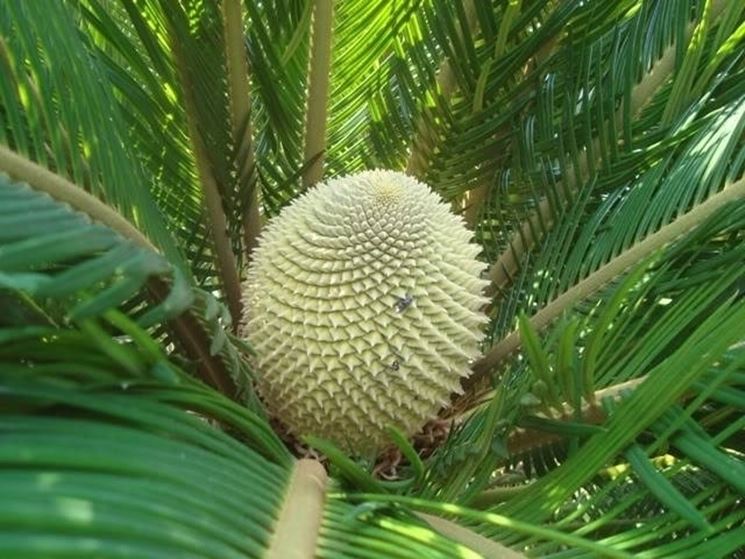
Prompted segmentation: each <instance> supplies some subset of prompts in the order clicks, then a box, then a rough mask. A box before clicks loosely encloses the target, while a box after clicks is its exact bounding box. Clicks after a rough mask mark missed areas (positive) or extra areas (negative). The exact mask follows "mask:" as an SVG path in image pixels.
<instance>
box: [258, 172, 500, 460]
mask: <svg viewBox="0 0 745 559" xmlns="http://www.w3.org/2000/svg"><path fill="white" fill-rule="evenodd" d="M470 237H471V233H470V232H469V231H468V230H467V229H466V227H465V224H464V223H463V220H462V219H461V218H460V217H457V216H455V215H454V214H452V213H451V212H450V209H449V206H448V205H447V204H445V203H444V202H443V201H442V200H441V199H440V198H439V196H438V195H437V194H435V193H433V192H432V191H431V190H430V189H429V188H428V187H427V186H426V185H424V184H422V183H420V182H418V181H417V180H415V179H414V178H412V177H409V176H407V175H404V174H403V173H397V172H392V171H366V172H363V173H359V174H357V175H352V176H347V177H343V178H337V179H331V180H329V181H328V182H326V183H324V184H321V185H319V186H317V187H315V188H313V189H311V190H309V191H308V192H307V193H305V194H304V195H302V196H300V197H299V198H298V199H297V200H295V201H294V202H293V203H292V204H291V205H289V206H288V207H286V208H285V209H284V210H282V212H281V213H280V215H279V216H277V217H276V218H275V219H273V220H272V221H271V222H270V223H269V224H268V226H267V227H266V229H265V230H264V232H263V234H262V235H261V238H260V240H259V245H258V247H257V249H256V250H255V252H254V254H253V261H252V264H251V267H250V268H249V271H248V278H247V280H246V284H245V285H244V308H245V311H244V312H245V316H244V324H243V326H244V332H245V335H246V337H248V339H249V340H250V342H251V344H252V345H253V347H254V349H255V351H256V356H257V363H256V365H257V369H258V370H257V374H258V379H257V388H258V391H259V394H260V395H261V396H262V398H263V399H264V401H265V403H266V405H267V407H268V409H269V411H270V412H271V413H273V414H274V415H275V416H276V417H277V418H278V419H279V420H280V421H282V422H283V423H284V424H285V425H286V426H287V427H288V428H289V429H290V430H291V431H292V432H293V433H295V434H296V435H305V434H313V435H316V436H320V437H324V438H327V439H330V440H332V441H334V442H336V443H337V444H339V445H340V446H342V447H344V448H345V449H347V450H350V451H353V452H369V451H373V450H375V449H377V448H379V447H380V446H381V445H382V444H383V443H384V442H385V441H386V439H387V437H386V433H385V429H386V427H387V426H395V427H397V428H398V429H400V430H402V431H403V432H404V433H407V434H412V433H414V432H415V431H417V430H418V429H419V428H420V427H422V425H423V424H424V422H426V421H427V420H428V419H431V418H432V417H434V416H435V414H436V413H437V411H438V409H440V407H442V406H443V405H444V404H446V403H447V402H448V396H449V395H450V394H451V393H453V392H458V391H459V390H460V379H461V378H462V377H464V376H466V375H467V374H468V373H469V364H470V363H471V361H472V360H473V359H474V358H475V357H476V356H477V355H478V353H479V342H480V341H481V339H482V333H481V330H482V326H483V324H484V322H485V321H486V317H485V316H484V315H483V314H482V313H481V312H480V309H481V308H482V307H483V305H484V303H485V302H486V300H485V298H484V297H483V296H482V294H481V293H482V290H483V289H484V287H485V286H486V284H487V283H488V282H486V281H485V280H483V279H481V277H480V276H481V272H482V271H483V270H484V267H485V264H483V263H482V262H480V261H478V260H476V255H477V254H478V252H479V247H478V246H476V245H475V244H472V243H470V242H469V239H470Z"/></svg>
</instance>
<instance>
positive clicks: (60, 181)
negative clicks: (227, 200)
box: [0, 145, 158, 252]
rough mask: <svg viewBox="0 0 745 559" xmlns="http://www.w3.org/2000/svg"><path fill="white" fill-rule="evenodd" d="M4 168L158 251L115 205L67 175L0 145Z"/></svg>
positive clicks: (136, 241)
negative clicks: (101, 198)
mask: <svg viewBox="0 0 745 559" xmlns="http://www.w3.org/2000/svg"><path fill="white" fill-rule="evenodd" d="M0 171H3V172H5V173H7V174H8V175H10V177H11V178H13V179H15V180H17V181H19V182H25V183H28V184H29V185H31V186H32V187H33V188H34V189H35V190H39V191H42V192H46V193H47V194H49V195H50V196H51V197H52V198H54V199H55V200H59V201H60V202H64V203H66V204H69V205H70V206H71V207H72V208H74V209H76V210H78V211H80V212H82V213H84V214H86V215H87V216H89V217H90V218H91V219H93V220H94V221H98V222H99V223H102V224H103V225H106V226H107V227H110V228H111V229H113V230H114V231H116V232H117V233H119V234H120V235H121V236H122V237H124V238H126V239H130V240H132V241H134V242H135V243H137V244H138V245H140V246H142V247H145V248H148V249H150V250H153V251H156V252H157V250H158V249H157V248H155V246H153V244H152V243H151V242H150V240H148V238H147V237H145V235H143V234H142V233H141V232H140V230H139V229H137V228H136V227H135V226H134V225H132V224H131V223H130V222H129V221H128V220H127V219H126V218H125V217H124V216H123V215H121V214H120V213H119V212H117V211H116V210H115V209H114V208H112V207H110V206H107V205H106V204H104V203H103V202H101V201H100V200H99V199H98V198H96V197H95V196H93V195H92V194H89V193H88V192H86V191H85V190H83V189H82V188H80V187H79V186H76V185H75V184H73V183H71V182H70V181H68V180H67V179H65V178H64V177H61V176H60V175H57V174H55V173H53V172H51V171H49V170H48V169H45V168H44V167H42V166H41V165H38V164H36V163H34V162H33V161H31V160H29V159H26V158H25V157H22V156H21V155H18V154H17V153H15V152H14V151H12V150H10V149H8V148H7V147H5V146H2V145H0Z"/></svg>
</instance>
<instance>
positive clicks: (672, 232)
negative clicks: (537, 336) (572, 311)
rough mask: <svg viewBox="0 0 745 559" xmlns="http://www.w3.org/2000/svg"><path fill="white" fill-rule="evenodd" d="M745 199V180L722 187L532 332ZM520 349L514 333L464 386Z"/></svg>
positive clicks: (592, 279)
mask: <svg viewBox="0 0 745 559" xmlns="http://www.w3.org/2000/svg"><path fill="white" fill-rule="evenodd" d="M742 198H745V177H743V178H741V179H739V180H738V181H736V182H734V183H731V184H729V185H727V186H725V188H724V189H722V190H721V191H720V192H718V193H717V194H714V195H713V196H711V197H709V199H708V200H706V201H705V202H703V203H701V204H699V205H698V206H696V207H695V208H693V209H692V210H690V211H689V212H687V213H685V214H683V215H681V216H680V217H679V218H677V219H676V220H674V221H672V222H671V223H669V224H668V225H665V226H664V227H662V228H661V229H660V230H659V231H657V232H656V233H653V234H651V235H649V236H648V237H646V238H645V239H644V240H643V241H641V242H639V243H637V244H635V245H633V246H631V247H629V248H628V249H627V250H625V251H624V252H622V253H621V254H619V255H618V256H617V257H616V258H614V259H613V260H611V261H610V262H608V263H607V264H605V265H604V266H602V267H600V268H599V269H598V270H596V271H595V272H593V273H592V274H590V275H589V276H587V277H586V278H585V279H584V280H582V281H580V282H579V283H578V284H577V285H575V286H574V287H572V288H571V289H569V290H567V291H565V292H564V293H562V294H561V295H559V296H558V297H557V298H556V299H554V300H553V301H551V302H550V303H549V304H548V305H546V306H545V307H543V308H542V309H541V310H540V311H538V312H537V313H536V314H534V315H533V316H532V317H531V319H530V322H531V324H532V326H533V328H534V329H535V330H542V329H543V328H545V327H546V326H548V325H549V324H550V323H551V322H552V321H553V320H554V319H555V318H557V317H558V316H559V315H560V314H561V313H562V312H564V311H565V310H566V309H567V308H569V307H570V306H571V305H573V304H574V303H576V302H577V301H580V300H582V299H584V298H586V297H589V296H590V295H592V294H593V293H595V292H597V291H598V290H599V289H601V288H603V287H604V286H606V285H607V284H608V283H609V282H611V281H612V280H613V279H615V278H616V277H618V276H620V275H621V274H623V273H624V272H626V271H627V270H628V269H629V268H631V267H632V266H633V265H634V264H636V263H638V262H640V261H642V260H644V259H645V258H646V257H648V256H650V255H651V254H652V253H654V252H655V251H657V250H659V249H661V248H662V247H664V246H665V245H667V244H668V243H671V242H672V241H674V240H675V239H677V238H679V237H680V236H682V235H685V234H686V233H687V232H688V231H690V230H691V229H693V228H694V227H696V226H697V225H699V224H701V223H703V222H704V221H705V220H706V219H708V218H709V217H710V216H712V215H713V214H714V213H715V212H716V211H717V210H719V209H720V208H721V207H723V206H725V205H726V204H729V203H731V202H735V201H737V200H741V199H742ZM520 345H521V339H520V333H519V332H518V331H517V330H515V331H513V332H512V333H511V334H509V335H508V336H507V337H506V338H504V339H503V340H502V341H500V342H499V343H498V344H496V345H495V346H494V347H493V348H492V349H491V350H490V351H489V353H487V354H486V355H485V356H484V357H483V358H482V359H481V360H479V361H477V362H476V363H475V364H474V366H473V371H474V373H473V375H471V377H469V378H468V380H467V381H466V384H467V386H468V387H469V388H473V387H475V386H476V385H477V384H479V382H480V381H481V380H483V379H484V377H485V376H486V375H487V374H488V373H489V372H490V371H491V370H492V369H494V368H495V367H497V366H499V364H500V363H502V361H503V360H504V359H505V358H506V357H507V356H509V355H510V354H511V353H512V352H514V351H515V350H517V349H518V348H519V347H520Z"/></svg>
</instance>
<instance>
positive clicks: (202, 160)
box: [170, 31, 241, 325]
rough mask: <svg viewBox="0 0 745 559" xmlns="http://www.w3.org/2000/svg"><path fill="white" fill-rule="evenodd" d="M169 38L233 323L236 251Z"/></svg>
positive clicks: (236, 315) (179, 54) (236, 316)
mask: <svg viewBox="0 0 745 559" xmlns="http://www.w3.org/2000/svg"><path fill="white" fill-rule="evenodd" d="M170 41H171V48H172V51H173V57H174V61H175V63H176V68H177V70H178V76H179V82H180V84H181V90H182V93H183V102H184V112H185V113H186V121H187V125H188V129H189V139H190V141H191V146H192V149H193V152H194V160H195V164H196V168H197V173H198V175H199V182H200V184H201V187H202V193H203V194H204V202H205V205H206V206H207V217H208V219H209V222H210V232H211V234H212V244H213V246H214V250H215V257H216V261H217V262H216V263H217V271H218V274H219V276H220V280H221V284H222V288H223V290H224V294H225V299H226V302H227V304H228V309H230V315H231V317H232V318H233V324H234V325H237V324H238V323H239V321H240V317H241V286H240V278H239V275H238V266H237V264H236V259H235V254H233V249H232V247H231V244H230V237H229V234H228V221H227V218H226V217H225V210H224V209H223V205H222V198H221V196H220V191H219V189H218V186H217V179H216V178H215V175H214V173H213V171H212V166H211V165H210V160H209V156H208V153H207V146H206V145H205V141H204V139H203V138H202V135H201V133H200V131H199V126H198V117H197V108H196V100H195V99H194V88H193V85H192V83H191V79H190V77H189V72H188V71H187V69H186V61H185V60H184V54H183V51H182V49H181V45H180V44H179V39H178V37H177V34H176V33H175V32H173V31H171V33H170Z"/></svg>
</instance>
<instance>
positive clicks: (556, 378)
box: [0, 0, 745, 558]
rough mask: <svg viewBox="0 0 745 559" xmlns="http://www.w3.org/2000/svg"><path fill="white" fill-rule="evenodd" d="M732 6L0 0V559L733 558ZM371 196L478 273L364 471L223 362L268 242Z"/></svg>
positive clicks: (739, 21) (740, 221)
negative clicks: (432, 398)
mask: <svg viewBox="0 0 745 559" xmlns="http://www.w3.org/2000/svg"><path fill="white" fill-rule="evenodd" d="M744 12H745V6H743V5H741V3H739V2H726V1H723V0H722V1H720V0H685V1H683V0H669V1H668V0H657V1H646V0H645V1H626V0H617V1H616V2H602V1H579V0H576V1H575V0H570V1H565V2H555V1H550V0H533V1H520V0H517V1H509V2H508V1H494V2H479V1H474V0H452V1H451V0H447V1H434V0H401V1H399V2H385V1H382V0H365V1H358V0H345V1H344V2H332V1H331V0H312V1H311V0H272V1H258V0H246V1H245V2H240V1H239V0H221V1H219V2H204V1H200V0H179V1H178V2H176V1H171V0H69V1H62V0H59V1H54V2H27V1H22V0H4V1H3V2H2V3H0V69H1V71H2V79H1V80H0V144H1V145H0V308H1V309H2V313H0V441H2V444H0V488H1V489H2V495H3V498H2V507H0V556H2V557H70V556H74V557H85V556H95V557H124V556H126V557H133V556H134V557H140V556H141V557H221V558H222V557H254V556H256V557H278V558H284V557H313V556H318V557H366V558H371V557H478V556H484V557H502V556H505V557H510V556H521V555H529V556H540V557H599V556H609V557H631V556H634V557H637V556H638V557H650V558H651V557H679V558H683V557H691V558H693V557H730V556H737V554H738V553H741V551H739V550H741V549H742V548H743V546H744V545H745V527H743V523H744V521H745V507H743V506H742V495H743V493H744V492H745V486H744V485H743V480H745V464H743V453H744V452H745V438H744V437H743V427H745V420H744V419H743V417H744V416H745V415H744V414H743V410H744V409H745V343H744V342H745V329H744V328H743V324H745V304H744V303H743V302H744V301H745V299H744V298H743V262H744V261H745V243H744V242H743V237H744V236H745V204H743V198H744V197H745V180H744V179H743V166H744V165H745V149H743V148H744V147H745V143H744V142H743V129H744V127H745V59H744V56H745V49H743V45H742V43H743V40H745V17H744ZM375 168H386V169H391V170H395V171H405V172H407V173H408V174H410V175H412V176H413V177H416V178H417V179H419V180H420V181H422V182H424V183H426V184H428V185H429V186H430V187H431V188H432V189H433V191H434V192H436V193H437V194H438V195H439V196H440V197H441V198H442V199H443V200H445V201H446V202H447V203H449V204H450V205H451V208H452V211H453V212H454V213H457V214H460V215H461V216H462V217H463V219H464V220H465V222H466V223H467V224H468V226H469V227H470V228H471V230H472V231H473V234H474V236H475V239H476V242H477V243H478V244H479V247H480V250H481V252H480V256H479V258H480V260H481V262H483V265H484V267H488V272H487V274H486V278H487V279H488V280H489V286H488V288H487V295H488V301H489V302H488V304H487V305H486V307H485V308H484V309H483V311H484V312H485V313H487V316H488V317H489V322H488V325H487V326H486V330H485V334H486V339H485V341H484V342H483V344H482V348H481V350H482V352H483V358H481V359H479V360H478V361H476V362H475V363H474V364H473V366H472V373H471V374H470V376H469V377H468V378H467V379H466V380H464V382H463V385H462V389H463V393H462V394H461V395H457V396H453V398H452V400H451V402H450V404H449V405H447V406H445V407H443V409H442V410H440V412H439V415H438V417H437V418H436V419H434V420H433V421H431V422H429V423H428V424H427V425H426V426H425V427H424V429H423V430H422V431H421V432H420V433H418V434H416V435H414V436H413V437H412V438H407V437H406V436H405V435H406V433H403V432H402V431H401V430H400V429H395V428H392V429H389V430H388V436H389V438H390V440H391V441H393V444H392V445H391V447H390V448H388V449H387V450H386V451H385V452H384V453H383V454H382V455H381V456H378V457H375V456H372V455H365V453H364V452H363V453H360V452H355V450H356V449H354V448H352V449H351V451H350V452H347V450H350V449H346V448H344V449H340V448H339V447H337V446H335V445H334V444H332V443H330V442H329V441H327V440H324V439H320V438H318V437H314V436H307V437H304V438H303V440H302V441H301V442H302V443H303V444H302V445H298V444H297V442H298V441H293V440H291V439H290V438H288V437H287V436H286V435H285V433H284V430H283V429H282V428H281V426H280V424H281V421H282V417H278V418H271V417H269V416H268V414H267V412H266V411H265V410H264V406H263V403H262V401H261V398H260V397H259V396H257V395H255V393H254V379H255V378H257V376H258V375H260V374H261V371H254V370H252V364H255V363H256V362H257V359H256V356H255V354H254V348H252V340H251V335H252V333H251V328H250V321H249V322H248V326H247V327H246V331H245V339H243V336H238V335H237V328H238V325H239V324H240V322H241V312H242V309H241V297H242V295H241V281H242V280H243V279H245V278H246V277H247V275H250V274H249V273H248V272H247V270H248V269H250V266H251V262H250V260H251V257H252V254H253V253H252V249H253V248H254V247H255V246H256V243H257V239H258V237H259V234H260V232H261V230H262V228H263V227H264V225H265V222H266V221H267V220H268V219H271V218H272V217H275V216H276V215H278V214H279V212H280V211H281V210H282V209H283V208H285V207H287V206H288V205H289V204H291V203H292V202H293V201H294V200H296V199H297V198H298V197H299V196H301V195H302V194H303V193H304V192H306V191H308V189H309V188H312V187H313V186H314V185H315V184H316V183H318V182H320V181H323V180H327V179H331V178H333V177H341V176H344V175H349V174H353V173H358V172H361V171H364V170H366V169H375ZM257 254H258V253H257ZM248 284H249V285H251V282H250V281H249V282H248ZM395 295H396V296H397V297H400V298H401V300H402V301H407V300H408V299H407V295H408V293H407V292H405V291H404V292H403V293H397V294H395ZM244 296H245V297H255V296H258V297H260V296H261V294H260V293H259V294H251V293H248V294H245V295H244ZM389 302H390V301H389ZM393 303H394V305H395V304H396V301H393ZM433 359H435V357H433ZM258 361H259V362H260V359H258ZM414 393H415V394H416V387H414ZM272 420H275V421H273V422H272V423H270V421H272ZM270 425H271V426H270ZM392 427H395V426H393V425H392ZM407 427H408V426H407ZM277 433H280V434H281V436H280V435H278V434H277ZM300 434H301V435H302V433H300ZM357 450H359V449H357ZM319 455H323V456H324V457H323V458H322V459H321V460H320V461H319V460H316V459H314V458H313V457H314V456H319ZM301 456H304V458H300V457H301ZM327 472H328V473H327Z"/></svg>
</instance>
